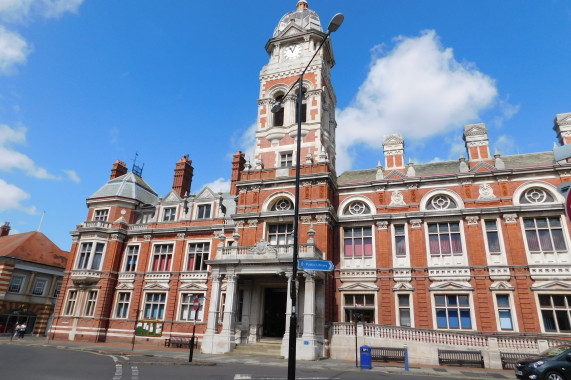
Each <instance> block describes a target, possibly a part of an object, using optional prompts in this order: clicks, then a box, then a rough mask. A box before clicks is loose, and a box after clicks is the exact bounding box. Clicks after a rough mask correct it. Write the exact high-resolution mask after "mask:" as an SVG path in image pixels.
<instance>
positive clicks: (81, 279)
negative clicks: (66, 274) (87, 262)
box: [71, 269, 101, 285]
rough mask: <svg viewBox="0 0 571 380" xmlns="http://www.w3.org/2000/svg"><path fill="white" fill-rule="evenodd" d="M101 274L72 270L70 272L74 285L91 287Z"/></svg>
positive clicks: (98, 272)
mask: <svg viewBox="0 0 571 380" xmlns="http://www.w3.org/2000/svg"><path fill="white" fill-rule="evenodd" d="M100 278H101V272H100V271H96V270H87V269H74V270H72V271H71V280H72V281H73V283H74V284H75V285H92V284H96V283H97V282H99V279H100Z"/></svg>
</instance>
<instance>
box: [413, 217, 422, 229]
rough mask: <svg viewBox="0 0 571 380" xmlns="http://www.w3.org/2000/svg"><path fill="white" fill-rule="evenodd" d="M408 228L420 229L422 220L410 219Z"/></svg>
mask: <svg viewBox="0 0 571 380" xmlns="http://www.w3.org/2000/svg"><path fill="white" fill-rule="evenodd" d="M410 228H422V219H411V220H410Z"/></svg>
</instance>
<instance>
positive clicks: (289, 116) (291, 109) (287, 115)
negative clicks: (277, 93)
mask: <svg viewBox="0 0 571 380" xmlns="http://www.w3.org/2000/svg"><path fill="white" fill-rule="evenodd" d="M296 86H297V85H296ZM296 100H297V96H295V95H288V96H287V97H286V98H285V103H284V126H289V125H292V124H294V123H295V111H296V110H295V103H296Z"/></svg>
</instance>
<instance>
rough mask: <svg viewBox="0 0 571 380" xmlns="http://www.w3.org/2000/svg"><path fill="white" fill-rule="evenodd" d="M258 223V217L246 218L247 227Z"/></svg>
mask: <svg viewBox="0 0 571 380" xmlns="http://www.w3.org/2000/svg"><path fill="white" fill-rule="evenodd" d="M257 225H258V219H248V227H256V226H257Z"/></svg>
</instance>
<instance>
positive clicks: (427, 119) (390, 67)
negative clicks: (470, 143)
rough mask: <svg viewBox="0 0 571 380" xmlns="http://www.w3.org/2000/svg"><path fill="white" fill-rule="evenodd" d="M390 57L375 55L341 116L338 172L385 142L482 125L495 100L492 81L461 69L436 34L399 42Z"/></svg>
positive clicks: (467, 68) (465, 67)
mask: <svg viewBox="0 0 571 380" xmlns="http://www.w3.org/2000/svg"><path fill="white" fill-rule="evenodd" d="M396 42H397V43H396V46H395V47H394V48H393V50H392V51H390V52H388V53H383V51H382V49H376V50H375V51H374V52H373V54H374V56H375V57H374V58H373V62H372V63H371V67H370V71H369V74H368V76H367V78H366V80H365V81H364V82H363V84H362V85H361V87H360V88H359V91H358V93H357V96H356V97H355V99H354V100H353V102H352V104H351V105H349V106H348V107H346V108H345V109H342V110H339V112H338V115H337V122H338V126H339V127H338V129H337V139H336V140H337V172H338V173H341V172H343V171H344V170H347V169H349V168H351V165H352V157H351V155H352V154H355V152H356V150H355V149H353V150H351V153H350V148H351V147H354V146H355V145H358V144H365V145H368V146H370V147H373V148H379V147H380V146H382V140H383V136H384V135H387V134H390V133H397V132H398V133H401V134H402V135H403V137H405V139H406V138H409V139H422V138H427V137H431V136H435V135H437V134H441V133H444V132H446V131H448V130H449V129H451V128H457V127H458V126H459V125H463V124H465V123H467V122H470V121H473V120H476V119H478V113H479V112H480V111H481V110H483V109H485V108H486V107H488V106H490V105H491V104H492V103H493V101H494V99H495V98H496V97H497V93H498V92H497V89H496V87H495V83H494V80H493V79H492V78H490V77H489V76H487V75H484V74H482V73H481V72H479V71H478V70H477V69H476V68H475V66H474V64H471V63H459V62H457V61H456V60H455V58H454V54H453V51H452V49H451V48H444V47H443V46H442V45H441V43H440V41H439V38H438V36H437V35H436V32H435V31H433V30H429V31H424V32H423V33H422V34H421V35H420V36H419V37H402V36H401V37H398V38H397V39H396Z"/></svg>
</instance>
